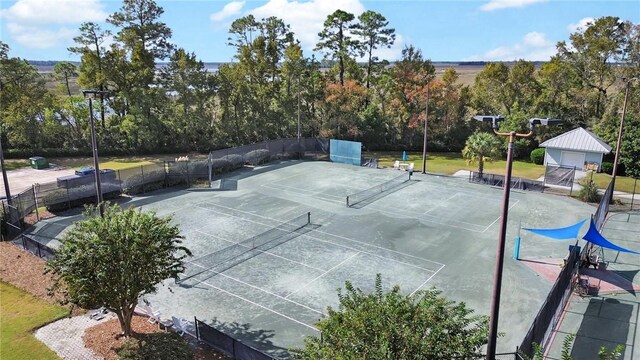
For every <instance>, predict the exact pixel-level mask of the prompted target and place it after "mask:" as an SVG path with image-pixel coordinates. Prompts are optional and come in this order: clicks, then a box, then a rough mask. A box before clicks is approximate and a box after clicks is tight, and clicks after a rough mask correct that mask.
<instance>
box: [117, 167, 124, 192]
mask: <svg viewBox="0 0 640 360" xmlns="http://www.w3.org/2000/svg"><path fill="white" fill-rule="evenodd" d="M116 171H117V174H118V182H119V183H120V194H122V193H123V191H124V189H122V176H121V175H120V169H118V170H116Z"/></svg>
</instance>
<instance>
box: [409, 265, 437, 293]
mask: <svg viewBox="0 0 640 360" xmlns="http://www.w3.org/2000/svg"><path fill="white" fill-rule="evenodd" d="M442 268H444V265H442V266H441V267H440V269H438V270H437V271H436V272H434V273H433V274H431V276H429V278H428V279H427V280H425V281H424V282H423V283H422V284H420V286H418V288H417V289H415V290H413V292H412V293H411V294H409V296H413V294H415V293H416V292H418V290H420V288H422V287H423V286H424V285H425V284H426V283H428V282H429V280H431V279H432V278H433V277H434V276H436V274H437V273H439V272H440V270H442Z"/></svg>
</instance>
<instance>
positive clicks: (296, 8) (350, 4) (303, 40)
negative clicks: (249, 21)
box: [210, 0, 405, 60]
mask: <svg viewBox="0 0 640 360" xmlns="http://www.w3.org/2000/svg"><path fill="white" fill-rule="evenodd" d="M244 5H245V1H232V2H230V3H227V4H226V5H225V6H224V8H223V9H222V10H221V11H219V12H217V13H214V14H211V16H210V19H211V20H212V21H214V22H218V23H220V22H222V21H224V20H228V19H229V18H230V17H232V16H235V17H240V16H246V15H248V14H252V15H253V16H255V17H256V19H262V18H267V17H270V16H275V17H278V18H280V19H282V20H283V21H284V22H285V23H286V24H289V25H290V26H291V31H293V32H294V33H295V37H296V39H298V40H300V45H301V46H302V48H303V49H304V51H305V52H312V51H313V48H314V47H315V46H316V43H317V42H318V33H319V32H320V31H322V28H323V24H324V21H325V20H326V19H327V16H328V15H329V14H332V13H333V12H335V11H336V10H338V9H340V10H344V11H346V12H348V13H351V14H354V15H355V16H356V17H358V16H359V15H360V14H362V13H363V12H364V11H365V10H366V8H365V7H364V5H363V4H362V2H361V0H341V1H335V0H309V1H305V2H302V1H296V0H269V1H267V3H265V4H264V5H261V6H258V7H256V8H254V9H251V10H246V11H244V12H243V11H242V9H243V8H244ZM218 25H223V24H218ZM224 25H228V24H224ZM390 26H391V27H393V24H390ZM220 29H223V27H222V26H221V27H220ZM224 29H226V28H224ZM404 44H405V40H404V38H403V37H402V35H400V34H396V41H395V43H394V45H393V46H392V47H391V48H384V49H378V50H377V51H376V52H375V54H374V55H376V56H378V57H379V58H380V59H385V60H396V59H399V58H400V55H401V52H402V48H403V46H404Z"/></svg>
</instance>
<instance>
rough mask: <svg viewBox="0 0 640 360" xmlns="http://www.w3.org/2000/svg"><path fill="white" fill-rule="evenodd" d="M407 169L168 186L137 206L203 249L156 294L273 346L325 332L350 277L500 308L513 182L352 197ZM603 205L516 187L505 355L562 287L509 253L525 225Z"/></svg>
mask: <svg viewBox="0 0 640 360" xmlns="http://www.w3.org/2000/svg"><path fill="white" fill-rule="evenodd" d="M400 174H401V172H399V171H398V170H391V169H383V170H380V169H372V168H365V167H358V166H352V165H343V164H335V163H329V162H295V161H293V162H285V163H281V164H277V165H271V166H265V167H260V168H255V169H253V170H252V171H249V170H244V171H239V172H237V173H233V174H230V175H228V176H227V177H226V178H225V179H223V181H220V182H219V184H220V185H223V184H232V186H220V187H219V188H218V189H214V190H211V191H187V190H171V189H170V190H166V191H163V192H158V193H155V194H153V195H150V196H147V197H141V198H136V199H134V200H132V201H130V202H129V203H130V204H134V205H137V206H142V207H143V208H144V209H149V210H155V211H156V212H157V213H158V214H159V215H163V216H164V215H172V216H173V218H174V222H175V223H176V224H177V225H178V226H179V227H180V229H181V230H182V233H183V235H184V236H185V238H186V239H185V245H186V246H187V247H189V248H190V249H191V250H192V252H193V255H194V256H193V258H192V261H193V263H190V264H189V266H188V267H190V268H191V269H192V270H190V271H191V273H190V275H194V274H195V275H194V276H189V277H188V278H185V279H184V281H180V282H178V283H175V282H174V281H173V280H172V281H167V282H166V283H165V286H164V287H161V288H160V290H159V292H158V293H157V294H155V295H152V296H149V297H148V299H149V300H150V301H151V302H152V304H153V306H154V308H157V309H158V310H160V311H161V312H162V314H163V315H166V316H171V315H174V316H177V317H184V318H187V319H193V317H194V316H197V317H198V319H201V320H203V321H206V322H208V323H215V324H216V326H218V327H219V328H224V329H225V331H227V332H228V333H230V334H232V335H233V336H234V337H236V338H238V339H240V340H242V341H244V342H247V343H248V344H249V345H251V346H254V347H256V348H258V349H260V350H264V351H266V352H269V353H271V354H273V355H282V354H285V353H286V349H289V348H291V347H297V346H301V345H302V344H303V339H304V337H305V336H307V335H318V334H319V333H318V332H317V330H316V329H315V327H314V323H315V322H316V321H317V320H318V319H319V318H320V317H322V316H323V314H325V313H326V308H327V306H336V305H337V304H338V298H337V293H336V289H337V288H339V287H341V286H343V285H344V282H345V280H349V281H351V282H352V283H353V284H354V285H355V286H357V287H360V288H362V289H363V290H373V286H374V279H375V276H376V273H381V274H382V280H383V285H384V287H386V288H390V287H391V286H393V285H395V284H398V285H400V287H401V289H402V290H403V291H404V292H405V293H414V292H416V291H419V290H421V289H428V288H430V287H433V286H435V287H437V288H438V289H440V290H442V291H443V292H444V295H445V296H447V297H449V298H450V299H452V300H456V301H465V302H466V303H467V304H468V305H470V306H471V307H472V308H474V309H476V311H477V312H478V313H480V314H488V311H489V307H490V299H491V291H492V284H493V280H492V279H493V275H492V274H493V269H494V262H495V251H496V241H497V237H498V225H499V214H500V211H501V205H502V191H501V189H496V188H492V187H488V186H483V185H476V184H469V183H467V182H466V180H460V179H455V178H450V177H439V176H434V175H422V174H420V173H414V175H413V177H412V179H411V180H410V181H409V182H407V183H403V184H402V186H401V187H400V188H398V189H394V190H393V191H386V192H385V193H384V194H383V196H379V197H377V198H376V199H375V200H374V201H370V202H367V203H366V205H365V206H361V207H358V208H355V207H347V206H346V196H347V195H349V194H354V193H357V192H359V191H362V190H365V189H369V188H372V187H373V186H375V185H377V184H382V183H385V182H386V181H388V180H391V179H393V178H396V177H398V175H400ZM592 212H593V208H592V207H590V206H588V205H585V204H582V203H579V202H577V201H575V200H572V199H569V198H565V197H560V196H553V195H546V194H540V193H522V192H515V191H514V192H512V194H511V201H510V212H509V227H508V236H507V250H506V251H507V252H506V253H507V257H506V259H505V271H504V278H503V289H502V301H501V309H500V323H499V324H500V331H501V332H504V333H505V336H504V337H501V338H500V339H499V341H498V351H499V352H503V351H504V352H507V351H513V350H514V349H515V346H516V345H518V344H519V343H520V341H521V340H522V337H523V336H524V334H525V333H526V331H527V329H528V327H529V326H530V324H531V321H532V319H533V318H534V316H535V314H536V312H537V311H538V309H539V307H540V305H541V303H542V301H543V300H544V298H545V297H546V295H547V293H548V291H549V289H550V288H551V285H552V284H551V283H550V282H549V281H547V280H545V279H543V278H541V277H539V276H537V275H536V274H535V273H534V272H533V271H531V270H529V268H528V267H526V266H525V265H523V264H521V263H519V262H517V261H515V260H512V259H510V256H511V254H512V252H513V239H514V237H515V235H516V232H517V228H518V226H519V225H520V223H522V226H523V227H554V226H564V225H566V224H572V223H575V222H577V221H579V220H582V219H584V218H586V217H588V216H589V215H590V214H591V213H592ZM306 213H310V220H311V221H310V224H309V225H305V226H303V227H302V228H298V229H292V230H291V231H285V232H284V235H283V237H277V238H275V239H271V238H268V239H267V242H266V243H264V244H265V245H264V246H263V245H260V244H263V242H258V246H254V245H251V246H247V244H248V243H247V239H252V238H253V237H255V236H256V235H260V234H263V233H265V232H267V231H269V230H270V229H272V228H274V227H277V226H280V225H282V224H283V223H285V222H287V221H289V220H291V219H294V218H296V217H299V216H301V215H304V214H306ZM62 220H64V221H65V224H67V223H69V219H62ZM39 230H42V231H44V230H45V229H43V228H42V226H41V228H40V229H39ZM36 231H38V230H36ZM258 238H261V237H260V236H258ZM243 242H244V243H243ZM240 244H244V245H245V246H244V247H242V245H240ZM230 246H235V247H236V248H237V252H230V253H229V254H231V256H236V255H237V256H238V257H236V258H233V259H232V260H227V261H226V262H225V264H223V265H220V264H218V265H215V263H216V261H218V260H219V261H225V259H224V256H221V257H220V259H215V258H213V256H210V257H209V258H207V257H206V255H211V254H215V255H216V256H218V255H221V254H225V252H229V251H230V250H228V249H227V248H228V247H230ZM567 246H568V243H566V242H558V241H553V240H540V239H539V238H538V239H535V240H534V239H532V238H527V237H524V236H523V243H522V247H521V257H523V258H527V257H529V258H536V259H540V258H544V257H549V258H558V257H562V256H564V255H565V253H566V251H567ZM252 247H253V248H252ZM223 249H225V250H224V251H222V250H223ZM238 254H241V255H238ZM141 265H143V264H141ZM229 265H231V266H229ZM194 269H195V270H194Z"/></svg>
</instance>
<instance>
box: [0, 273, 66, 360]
mask: <svg viewBox="0 0 640 360" xmlns="http://www.w3.org/2000/svg"><path fill="white" fill-rule="evenodd" d="M0 298H2V306H1V307H0V324H2V326H1V327H0V333H1V334H2V336H0V339H1V340H0V358H2V359H3V360H13V359H15V360H21V359H25V360H28V359H59V357H58V356H57V355H56V354H55V353H54V352H53V351H51V350H50V349H49V348H48V347H47V346H46V345H44V344H43V343H41V342H40V341H39V340H38V339H36V338H35V337H34V336H33V335H32V334H31V331H33V330H34V329H36V328H38V327H40V326H42V325H45V324H48V323H50V322H52V321H54V320H57V319H60V318H62V317H64V316H67V315H68V313H69V311H68V310H67V309H65V308H63V307H61V306H57V305H52V304H48V303H46V302H44V301H42V300H40V299H38V298H36V297H34V296H32V295H31V294H29V293H27V292H25V291H22V290H20V289H18V288H16V287H14V286H12V285H10V284H7V283H5V282H2V281H0Z"/></svg>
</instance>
